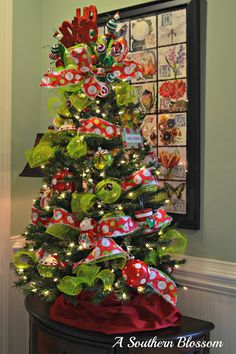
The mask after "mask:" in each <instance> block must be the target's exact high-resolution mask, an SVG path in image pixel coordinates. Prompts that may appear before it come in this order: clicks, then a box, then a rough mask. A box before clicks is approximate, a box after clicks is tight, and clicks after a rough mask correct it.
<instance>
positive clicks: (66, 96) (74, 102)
mask: <svg viewBox="0 0 236 354" xmlns="http://www.w3.org/2000/svg"><path fill="white" fill-rule="evenodd" d="M81 85H82V83H81V84H77V85H71V86H68V87H60V88H59V89H57V90H55V91H54V96H53V97H50V98H49V100H48V112H49V114H50V116H51V117H55V116H56V115H58V114H59V115H62V116H65V117H69V116H70V115H71V114H70V111H69V109H68V107H69V106H73V107H75V108H76V109H77V111H82V110H83V109H85V108H87V107H88V106H89V105H91V104H92V103H93V101H92V100H91V99H89V98H88V97H87V96H86V95H85V94H84V93H82V92H81ZM68 103H69V106H68Z"/></svg>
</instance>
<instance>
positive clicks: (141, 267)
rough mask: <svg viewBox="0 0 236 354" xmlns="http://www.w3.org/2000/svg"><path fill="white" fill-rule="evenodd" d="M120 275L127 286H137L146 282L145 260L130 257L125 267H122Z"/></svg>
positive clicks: (147, 272) (147, 270)
mask: <svg viewBox="0 0 236 354" xmlns="http://www.w3.org/2000/svg"><path fill="white" fill-rule="evenodd" d="M122 275H123V278H124V279H125V281H126V283H127V284H128V285H129V286H131V287H133V288H138V287H140V286H143V285H145V284H146V283H147V281H148V279H149V268H148V266H147V264H146V263H145V262H143V261H140V260H138V259H131V260H129V261H127V263H126V265H125V267H124V268H123V269H122Z"/></svg>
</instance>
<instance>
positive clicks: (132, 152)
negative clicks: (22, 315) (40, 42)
mask: <svg viewBox="0 0 236 354" xmlns="http://www.w3.org/2000/svg"><path fill="white" fill-rule="evenodd" d="M96 21H97V11H96V8H95V7H94V6H90V7H88V8H84V13H83V16H81V12H80V9H77V12H76V17H75V18H74V20H73V21H72V22H71V23H70V22H68V21H64V22H63V24H62V26H61V27H60V29H59V30H58V31H57V32H56V33H55V34H54V38H55V45H53V47H52V48H51V52H50V54H49V57H50V59H51V60H52V63H51V68H50V69H49V70H48V71H47V72H46V73H45V74H44V76H43V79H42V81H41V86H45V87H49V88H50V89H51V91H52V96H51V97H50V98H49V102H48V106H49V112H50V113H51V114H52V115H54V119H53V123H52V126H49V128H48V130H47V131H46V132H45V134H44V135H43V137H42V138H41V140H40V142H39V144H38V145H37V146H36V147H35V148H33V149H30V150H28V151H27V152H26V158H27V161H28V163H29V164H30V167H32V168H34V167H39V166H40V167H41V168H42V169H43V171H44V174H45V178H44V181H43V185H42V188H41V190H40V193H39V194H38V196H37V197H36V198H35V199H34V201H33V206H32V219H31V223H30V224H29V225H28V227H27V229H26V232H25V233H24V234H23V236H24V237H25V239H26V244H25V247H24V248H23V249H21V250H19V251H18V252H17V253H16V254H15V255H14V266H15V270H16V273H17V275H18V277H19V278H18V280H17V281H16V286H17V287H20V288H21V289H22V291H23V293H24V294H26V295H28V294H36V295H38V296H40V297H42V299H45V300H47V301H54V300H55V299H56V298H57V297H58V296H59V295H60V294H63V296H65V297H66V298H67V299H70V301H73V302H74V303H76V300H77V296H78V295H79V294H81V293H85V294H86V293H90V294H92V301H93V302H94V303H100V302H101V301H102V300H103V299H104V298H105V297H106V296H107V295H109V294H114V295H115V296H116V298H117V299H119V300H120V301H126V300H129V298H130V296H131V295H132V294H134V293H135V294H140V293H142V294H144V295H146V296H147V297H148V296H149V294H158V295H161V297H163V299H165V301H166V302H169V303H170V304H172V305H175V304H176V284H175V282H174V279H173V275H172V272H173V269H174V267H177V266H178V264H180V263H182V262H183V260H181V259H174V258H173V257H174V256H175V255H178V254H183V252H184V250H185V248H186V238H185V236H184V235H183V234H182V233H181V232H179V231H177V230H176V229H174V228H173V226H172V218H171V217H170V216H169V215H168V214H167V213H166V210H165V204H166V202H168V201H167V194H166V192H165V190H163V189H161V188H160V184H159V182H158V175H159V174H160V165H159V164H158V160H157V158H156V155H155V152H154V151H153V149H152V148H151V147H150V146H149V144H148V143H147V142H146V141H145V139H144V138H143V136H142V131H141V129H140V126H141V124H142V119H143V110H142V105H145V104H146V103H147V104H148V100H149V97H148V95H147V97H146V98H145V97H142V100H141V99H140V97H138V95H137V92H136V91H135V87H134V86H132V85H130V80H132V79H133V78H136V79H137V80H139V79H140V78H142V79H143V78H145V77H143V75H144V72H145V70H143V67H142V65H140V64H139V63H136V62H134V61H132V60H129V57H128V47H127V42H126V39H125V27H122V28H121V30H119V31H117V23H118V21H119V14H116V15H115V16H114V17H113V18H110V20H109V21H108V22H107V25H106V32H107V33H106V34H105V35H100V36H98V27H97V22H96ZM145 100H146V101H147V102H145Z"/></svg>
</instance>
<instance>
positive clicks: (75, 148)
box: [67, 135, 88, 159]
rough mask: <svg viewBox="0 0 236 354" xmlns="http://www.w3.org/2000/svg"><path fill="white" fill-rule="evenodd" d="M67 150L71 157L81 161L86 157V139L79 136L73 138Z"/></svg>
mask: <svg viewBox="0 0 236 354" xmlns="http://www.w3.org/2000/svg"><path fill="white" fill-rule="evenodd" d="M67 150H68V152H69V155H70V157H72V158H74V159H79V158H80V157H82V156H86V155H87V150H88V147H87V143H86V141H84V137H83V136H79V135H77V136H75V137H74V138H72V139H71V141H70V142H69V144H68V145H67Z"/></svg>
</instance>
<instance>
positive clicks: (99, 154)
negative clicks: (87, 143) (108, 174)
mask: <svg viewBox="0 0 236 354" xmlns="http://www.w3.org/2000/svg"><path fill="white" fill-rule="evenodd" d="M112 162H113V157H112V155H111V154H110V153H109V151H108V150H106V149H102V148H101V147H99V148H98V150H97V151H96V152H95V154H94V155H93V164H94V167H95V168H96V169H97V170H104V169H105V168H107V167H109V166H111V165H112Z"/></svg>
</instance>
